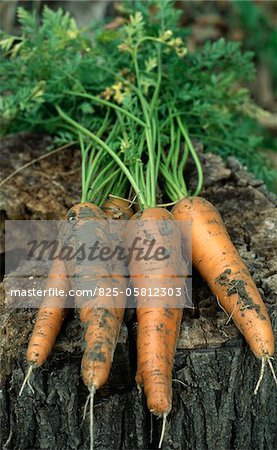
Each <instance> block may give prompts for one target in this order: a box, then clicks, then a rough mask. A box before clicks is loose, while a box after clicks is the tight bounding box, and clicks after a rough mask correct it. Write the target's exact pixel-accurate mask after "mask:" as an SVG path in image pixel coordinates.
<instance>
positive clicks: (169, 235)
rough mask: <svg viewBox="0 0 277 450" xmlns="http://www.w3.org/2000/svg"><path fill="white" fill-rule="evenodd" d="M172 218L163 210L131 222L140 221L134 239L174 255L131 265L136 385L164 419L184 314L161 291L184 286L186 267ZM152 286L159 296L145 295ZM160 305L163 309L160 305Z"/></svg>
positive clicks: (153, 210)
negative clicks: (134, 291)
mask: <svg viewBox="0 0 277 450" xmlns="http://www.w3.org/2000/svg"><path fill="white" fill-rule="evenodd" d="M172 219H173V216H172V214H171V213H170V212H169V211H167V210H166V209H164V208H147V209H145V210H144V211H142V212H140V213H137V214H136V215H135V216H133V219H132V220H131V221H130V225H131V222H133V220H137V221H139V223H138V227H137V230H138V231H137V233H136V237H140V238H141V242H143V240H144V239H145V238H146V236H147V237H148V239H151V240H152V239H154V240H155V245H156V246H157V247H164V248H165V249H166V250H167V253H168V254H169V255H170V258H169V259H165V260H163V261H159V260H153V259H151V260H149V261H147V260H145V259H143V260H140V261H137V260H135V259H132V261H131V264H130V276H131V280H132V284H133V287H134V288H138V292H139V295H138V297H137V320H138V326H137V352H138V360H137V374H136V382H137V385H138V386H139V387H140V386H142V385H143V389H144V392H145V395H146V399H147V406H148V408H149V410H150V411H151V412H152V413H153V414H155V415H157V416H162V417H164V418H165V417H166V416H167V415H168V413H169V412H170V410H171V401H172V369H173V362H174V355H175V348H176V343H177V338H178V335H179V330H180V323H181V319H182V313H183V310H182V308H177V307H170V303H171V304H172V297H169V296H167V295H166V296H165V297H162V295H161V290H162V289H165V292H167V289H168V288H173V289H174V288H176V287H179V288H180V287H181V289H182V288H183V286H184V284H185V283H184V280H182V279H181V280H180V279H179V278H178V277H176V273H177V272H176V268H177V267H178V269H179V270H180V271H181V272H182V273H183V274H184V276H185V274H186V267H185V266H184V265H183V267H182V255H181V237H180V232H179V230H178V227H174V222H173V220H172ZM169 222H170V223H169ZM172 227H173V229H174V228H175V233H173V232H172ZM128 234H129V233H128ZM130 242H131V241H130ZM151 288H152V289H154V288H156V289H157V290H158V292H159V295H158V296H157V297H152V298H151V297H150V296H147V294H146V296H144V295H143V294H142V292H143V291H142V290H143V289H146V291H148V290H149V291H150V289H151ZM166 303H168V307H167V306H165V305H166ZM161 304H162V305H164V306H159V305H161ZM175 304H176V303H175Z"/></svg>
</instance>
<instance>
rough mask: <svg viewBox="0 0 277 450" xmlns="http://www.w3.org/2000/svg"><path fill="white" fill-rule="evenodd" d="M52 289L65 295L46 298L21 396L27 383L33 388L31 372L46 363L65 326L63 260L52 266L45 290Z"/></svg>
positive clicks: (30, 346)
mask: <svg viewBox="0 0 277 450" xmlns="http://www.w3.org/2000/svg"><path fill="white" fill-rule="evenodd" d="M50 288H54V290H55V289H57V290H59V291H63V292H64V293H65V295H64V296H61V297H56V296H55V297H53V296H48V297H46V298H45V299H44V300H43V303H42V305H41V306H40V308H39V310H38V314H37V318H36V323H35V327H34V330H33V333H32V336H31V339H30V341H29V344H28V348H27V353H26V360H27V364H28V370H27V374H26V377H25V379H24V381H23V384H22V386H21V389H20V392H19V395H21V394H22V391H23V389H24V386H25V384H26V383H28V385H29V387H30V388H31V386H30V384H29V378H30V375H31V372H32V370H33V369H34V368H36V367H40V366H41V365H42V364H43V363H44V362H45V361H46V359H47V358H48V356H49V354H50V352H51V350H52V348H53V346H54V344H55V340H56V338H57V336H58V334H59V332H60V329H61V326H62V324H63V320H64V317H65V309H64V308H65V301H66V293H67V292H68V289H69V280H68V277H67V273H66V268H65V265H64V262H63V261H62V260H59V259H57V260H55V261H54V262H53V264H52V266H51V269H50V272H49V275H48V279H47V283H46V286H45V289H50ZM31 390H32V388H31Z"/></svg>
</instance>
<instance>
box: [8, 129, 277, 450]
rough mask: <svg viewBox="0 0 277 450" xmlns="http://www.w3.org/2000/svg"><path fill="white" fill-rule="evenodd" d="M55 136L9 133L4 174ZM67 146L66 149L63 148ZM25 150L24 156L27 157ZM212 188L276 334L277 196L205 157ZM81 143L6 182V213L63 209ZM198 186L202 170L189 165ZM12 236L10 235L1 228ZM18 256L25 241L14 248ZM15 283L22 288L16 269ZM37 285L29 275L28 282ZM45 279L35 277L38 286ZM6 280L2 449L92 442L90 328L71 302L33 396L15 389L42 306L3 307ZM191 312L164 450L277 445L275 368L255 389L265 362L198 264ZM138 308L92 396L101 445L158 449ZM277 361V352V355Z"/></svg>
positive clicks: (46, 215)
mask: <svg viewBox="0 0 277 450" xmlns="http://www.w3.org/2000/svg"><path fill="white" fill-rule="evenodd" d="M49 143H50V140H49V138H47V137H42V136H38V135H36V136H32V135H21V136H15V137H9V138H7V139H4V140H3V142H2V154H3V162H4V164H3V175H4V176H7V175H9V173H11V172H12V171H13V170H15V169H16V168H18V166H19V161H20V164H24V163H26V162H28V160H31V159H33V158H36V157H38V156H39V155H40V154H42V149H43V148H45V149H46V145H49ZM66 152H68V153H67V154H65V153H66ZM18 155H20V157H19V156H18ZM201 158H202V164H203V168H204V180H205V187H204V191H203V196H204V197H205V198H207V200H209V201H211V202H212V203H213V204H214V205H215V207H216V208H218V210H219V212H220V213H221V214H222V217H223V219H224V221H225V223H226V225H227V228H228V231H229V233H230V235H231V238H232V241H233V243H234V244H235V246H236V248H237V249H238V251H239V252H240V254H241V256H242V258H243V259H244V261H245V262H246V264H247V265H248V267H249V270H250V273H251V275H252V276H253V277H254V279H255V282H256V284H257V287H258V289H259V291H260V293H261V295H262V298H263V300H264V301H265V303H266V305H267V307H268V309H269V313H270V316H271V319H272V322H273V324H274V329H275V332H276V323H277V320H276V300H277V294H276V293H277V270H276V267H277V264H276V253H277V249H276V242H277V226H276V225H277V209H276V198H275V197H274V195H272V194H269V193H268V192H267V191H266V189H265V187H264V186H263V184H262V182H261V181H259V180H255V179H254V178H253V177H252V176H251V175H249V174H248V173H247V172H245V171H244V169H243V168H242V167H241V165H240V164H239V163H238V162H237V161H236V160H234V159H229V160H228V161H227V164H225V163H224V162H223V161H222V160H221V159H220V158H219V157H217V156H215V155H212V154H203V155H201ZM79 167H80V160H79V156H78V152H77V151H75V152H74V150H64V151H63V152H61V153H59V154H57V155H53V156H50V157H49V158H48V159H44V160H42V161H40V162H38V163H36V164H35V165H33V166H30V167H28V168H27V169H26V170H24V171H22V172H20V174H18V175H16V176H15V177H14V178H13V179H11V180H10V181H8V182H7V183H6V184H5V185H4V186H3V187H2V188H1V207H0V210H1V216H2V217H3V218H5V219H58V218H60V217H59V214H60V213H62V214H65V212H66V210H67V209H68V208H69V207H70V206H71V205H72V204H74V203H75V202H76V201H78V197H79V195H80V173H79ZM190 178H191V181H190V183H191V184H193V182H194V180H195V175H194V173H193V172H192V173H191V175H190ZM2 236H3V235H2ZM14 252H15V256H16V249H14ZM18 263H19V260H18V261H16V257H15V267H14V270H15V271H16V272H12V273H10V274H8V275H7V277H6V280H5V284H6V287H10V286H11V285H13V286H14V288H16V278H14V274H15V273H16V274H20V271H21V270H22V269H21V267H20V265H19V266H18ZM26 283H29V284H31V283H32V281H31V280H26ZM36 287H38V286H36ZM4 298H5V296H4V286H3V284H2V286H1V319H0V342H1V366H0V373H1V412H0V417H1V440H2V441H1V446H0V447H1V449H2V448H3V449H6V450H23V449H28V450H35V449H53V448H55V450H64V449H66V450H69V449H80V450H81V449H82V450H86V449H88V448H89V428H88V427H89V421H88V417H87V418H86V420H85V422H84V423H83V424H82V415H83V408H84V404H85V401H86V396H87V390H86V388H85V386H84V385H83V383H82V380H81V377H80V364H81V358H82V347H83V340H82V339H83V338H82V335H83V333H82V327H81V325H80V323H79V320H78V317H77V313H75V312H74V311H72V312H71V313H70V314H69V317H68V318H67V320H66V322H65V324H64V326H63V329H62V332H61V334H60V336H59V338H58V340H57V343H56V345H55V348H54V351H53V352H52V354H51V356H50V357H49V360H48V361H47V362H46V363H45V365H44V366H43V367H41V368H39V369H37V370H36V371H35V372H34V374H33V376H32V380H31V383H32V386H33V388H34V390H35V394H32V392H31V391H30V390H29V389H28V388H26V389H25V390H24V391H23V394H22V396H21V397H18V393H19V390H20V386H21V384H22V381H23V378H24V371H25V369H26V362H25V352H26V347H27V342H28V339H29V338H30V335H31V332H32V329H33V326H34V321H35V315H36V311H34V310H31V309H29V310H25V309H17V310H11V309H9V308H7V307H5V306H4ZM193 301H194V303H195V305H197V307H196V309H195V310H194V311H191V310H186V311H185V312H184V321H183V323H182V330H181V335H180V338H179V342H178V348H177V354H176V358H175V367H174V372H173V379H174V380H175V381H173V408H172V412H171V414H170V415H169V417H168V420H167V427H166V433H165V438H164V442H163V448H164V449H166V450H183V449H184V450H185V449H190V450H202V449H203V450H204V449H205V450H206V449H208V450H229V449H234V450H236V449H239V450H249V449H251V450H276V448H277V442H276V432H275V430H276V429H277V423H276V416H277V415H276V400H277V398H276V392H277V390H276V388H275V387H274V381H273V379H272V376H271V373H270V371H269V368H266V371H265V375H264V380H263V382H262V384H261V387H260V390H259V392H258V394H257V396H254V395H253V391H254V387H255V384H256V382H257V380H258V377H259V370H260V366H259V361H257V360H256V359H255V357H254V356H253V355H252V354H251V352H250V350H249V349H248V348H247V346H246V343H245V341H244V339H243V338H242V337H241V335H240V334H239V332H238V331H237V329H236V328H235V326H234V325H233V323H232V321H230V322H229V323H227V324H226V322H227V319H228V318H227V317H226V315H225V313H224V312H223V311H222V310H221V309H220V308H219V306H218V305H217V302H216V299H215V298H214V297H213V296H212V294H211V292H210V290H209V288H208V287H207V286H206V285H205V284H204V282H203V281H202V280H201V278H200V277H199V275H198V274H196V273H193ZM135 336H136V326H135V313H134V311H133V310H128V311H127V312H126V314H125V323H124V326H123V327H122V331H121V335H120V341H119V344H118V346H117V350H116V354H115V359H114V364H113V369H112V372H111V375H110V379H109V382H108V384H107V385H106V386H105V387H104V388H103V389H101V390H100V391H99V393H98V394H97V395H96V399H95V400H96V401H95V412H94V416H95V423H94V429H95V431H94V434H95V438H94V445H95V449H96V450H100V449H101V450H102V449H103V450H104V449H105V450H108V449H128V450H131V449H147V448H157V442H158V438H159V434H160V431H161V421H160V420H159V419H156V418H153V440H152V443H151V442H150V441H151V439H150V436H151V418H150V415H149V413H148V412H147V408H146V403H145V399H144V397H143V396H142V395H140V394H139V393H138V391H137V389H136V387H135V371H136V367H135V361H136V353H135ZM273 364H274V367H275V370H276V361H273Z"/></svg>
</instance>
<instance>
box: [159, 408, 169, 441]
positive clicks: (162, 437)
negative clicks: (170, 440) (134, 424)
mask: <svg viewBox="0 0 277 450" xmlns="http://www.w3.org/2000/svg"><path fill="white" fill-rule="evenodd" d="M166 418H167V414H166V413H164V414H163V424H162V431H161V437H160V441H159V446H158V448H162V445H163V440H164V433H165V427H166Z"/></svg>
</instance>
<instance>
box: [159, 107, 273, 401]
mask: <svg viewBox="0 0 277 450" xmlns="http://www.w3.org/2000/svg"><path fill="white" fill-rule="evenodd" d="M171 128H172V130H173V131H172V133H171V140H172V142H171V146H170V148H171V151H170V152H169V154H168V155H163V162H162V174H163V177H164V181H165V189H166V191H167V193H168V195H169V198H170V199H171V200H172V201H173V202H174V203H175V206H174V207H173V208H172V214H173V216H174V218H175V219H176V220H178V221H179V225H180V229H181V232H182V235H183V236H184V237H186V233H187V222H188V221H191V222H192V236H191V244H192V263H193V265H194V266H195V268H196V269H197V270H198V271H199V272H200V274H201V275H202V277H203V278H204V280H205V281H206V282H207V283H208V285H209V286H210V288H211V290H212V292H213V293H214V295H215V296H216V298H217V299H218V302H219V303H220V305H221V307H222V308H223V309H224V310H225V312H226V313H227V314H228V315H229V318H231V317H232V319H233V320H234V323H235V325H236V326H237V328H238V329H239V330H240V331H241V333H242V334H243V335H244V337H245V339H246V341H247V342H248V344H249V346H250V348H251V350H252V352H253V353H254V355H255V356H256V357H257V358H260V359H261V360H262V366H261V375H260V377H259V380H258V383H257V386H256V389H255V391H254V393H255V394H256V393H257V391H258V388H259V385H260V382H261V380H262V376H263V372H264V367H265V363H266V362H267V363H268V364H269V366H270V369H271V371H272V374H273V377H274V380H275V382H276V376H275V373H274V370H273V366H272V363H271V359H272V355H273V353H274V335H273V330H272V326H271V322H270V318H269V316H268V312H267V309H266V306H265V305H264V303H263V301H262V298H261V296H260V294H259V291H258V289H257V287H256V285H255V283H254V281H253V279H252V277H251V275H250V273H249V271H248V269H247V267H246V265H245V264H244V262H243V261H242V259H241V257H240V256H239V254H238V252H237V250H236V249H235V247H234V245H233V244H232V242H231V240H230V237H229V235H228V232H227V230H226V227H225V226H224V223H223V221H222V218H221V216H220V214H219V213H218V211H217V210H216V209H215V208H214V207H213V206H212V205H211V204H210V203H209V202H208V201H206V200H205V199H203V198H201V197H198V195H199V193H200V192H201V189H202V182H203V173H202V167H201V162H200V160H199V158H198V155H197V152H196V150H195V148H194V146H193V143H192V141H191V140H190V137H189V133H188V131H187V129H186V126H185V124H184V123H183V120H182V118H181V116H178V114H176V118H171ZM177 138H178V139H177ZM181 139H182V140H184V151H182V146H181V145H180V144H181ZM175 141H177V144H176V142H175ZM189 154H190V155H191V157H192V159H193V160H194V163H195V167H196V169H197V178H198V179H197V186H196V189H195V192H194V195H193V196H191V195H188V191H187V187H186V183H185V180H184V177H183V170H184V167H185V164H186V161H187V158H188V155H189ZM178 161H180V164H181V165H180V167H181V170H179V169H178V170H176V168H175V176H174V177H172V176H171V173H172V172H173V174H174V166H175V165H176V163H177V162H178ZM182 221H183V223H182Z"/></svg>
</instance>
